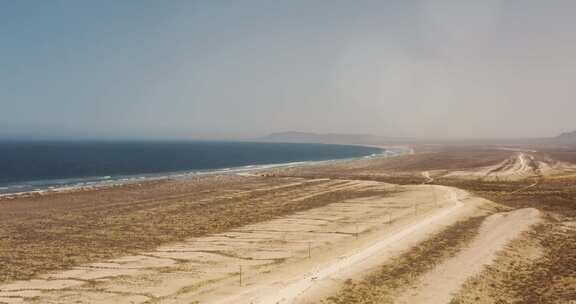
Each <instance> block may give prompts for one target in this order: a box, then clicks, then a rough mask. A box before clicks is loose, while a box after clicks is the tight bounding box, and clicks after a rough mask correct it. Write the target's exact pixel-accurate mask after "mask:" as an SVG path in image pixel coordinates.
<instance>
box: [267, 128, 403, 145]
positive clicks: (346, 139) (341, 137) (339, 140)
mask: <svg viewBox="0 0 576 304" xmlns="http://www.w3.org/2000/svg"><path fill="white" fill-rule="evenodd" d="M405 140H406V139H401V138H393V137H385V136H377V135H371V134H338V133H311V132H297V131H288V132H277V133H271V134H270V135H267V136H264V137H260V138H258V139H257V141H263V142H286V143H323V144H381V143H385V142H391V141H405Z"/></svg>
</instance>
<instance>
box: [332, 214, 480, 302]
mask: <svg viewBox="0 0 576 304" xmlns="http://www.w3.org/2000/svg"><path fill="white" fill-rule="evenodd" d="M484 218H485V217H474V218H470V219H468V220H465V221H461V222H458V223H456V224H454V225H452V226H450V227H448V228H447V229H445V230H443V231H442V232H440V233H438V234H436V235H434V236H433V237H431V238H430V239H428V240H426V241H424V242H423V243H421V244H420V245H418V246H417V247H414V248H413V249H411V250H410V251H408V252H406V253H404V254H402V255H400V256H398V257H397V258H394V259H392V260H391V261H390V262H389V263H387V264H385V265H383V266H381V268H380V269H379V270H377V271H376V272H375V273H373V274H370V275H369V276H368V277H366V278H365V279H363V280H362V281H360V282H357V283H356V282H353V281H351V280H349V281H347V282H346V285H345V286H344V288H343V289H342V290H341V291H340V292H339V293H338V294H337V295H335V296H333V297H329V298H327V299H326V300H324V301H323V303H326V304H354V303H359V304H368V303H379V304H380V303H381V304H385V303H393V299H394V296H395V295H397V294H398V292H400V291H402V290H404V289H405V288H408V287H409V286H411V284H413V283H414V282H415V280H416V279H417V277H418V276H420V275H422V274H424V273H426V272H428V271H430V270H432V269H433V268H434V266H435V265H437V264H438V263H440V262H441V261H443V260H444V259H446V258H449V257H451V256H453V255H455V254H456V253H458V251H459V250H460V249H461V248H462V247H463V246H465V245H466V244H467V243H468V242H470V241H471V240H472V239H473V238H474V236H475V235H476V234H477V233H478V228H479V227H480V225H481V223H482V221H483V220H484Z"/></svg>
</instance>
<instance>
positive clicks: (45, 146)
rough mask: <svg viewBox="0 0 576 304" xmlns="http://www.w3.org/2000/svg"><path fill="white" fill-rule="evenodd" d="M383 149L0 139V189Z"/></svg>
mask: <svg viewBox="0 0 576 304" xmlns="http://www.w3.org/2000/svg"><path fill="white" fill-rule="evenodd" d="M384 152H385V151H383V150H382V149H379V148H372V147H363V146H346V145H324V144H293V143H290V144H288V143H253V142H205V141H202V142H200V141H197V142H0V193H18V192H29V191H40V190H52V189H59V188H65V187H83V186H93V185H102V184H114V183H119V182H129V181H134V180H143V179H159V178H170V177H185V176H189V175H197V174H206V173H212V172H228V171H235V170H237V171H242V170H253V169H258V168H263V167H269V166H283V165H294V164H303V163H306V162H317V161H327V160H337V159H347V158H357V157H369V156H374V155H377V154H382V153H384Z"/></svg>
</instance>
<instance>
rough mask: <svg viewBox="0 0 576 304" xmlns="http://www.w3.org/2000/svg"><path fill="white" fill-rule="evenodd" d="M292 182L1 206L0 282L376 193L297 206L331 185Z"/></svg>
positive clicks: (341, 194)
mask: <svg viewBox="0 0 576 304" xmlns="http://www.w3.org/2000/svg"><path fill="white" fill-rule="evenodd" d="M294 181H295V180H294V179H277V178H250V179H245V178H242V179H238V178H236V177H234V176H228V177H226V178H224V177H206V178H203V179H199V180H194V181H186V182H184V181H183V182H167V183H150V184H144V185H142V186H138V185H131V186H125V187H120V188H117V189H103V190H98V191H88V192H79V193H74V194H57V195H48V196H44V197H32V198H24V199H17V200H12V201H0V282H6V281H11V280H18V279H29V278H31V277H33V276H35V275H37V274H39V273H45V272H47V271H51V270H57V269H65V268H70V267H72V266H75V265H79V264H84V263H89V262H94V261H100V260H105V259H109V258H113V257H118V256H122V255H127V254H134V253H137V252H140V251H143V250H150V249H152V248H155V247H157V246H159V245H160V244H164V243H168V242H176V241H181V240H184V239H186V238H190V237H197V236H202V235H206V234H209V233H218V232H222V231H226V230H229V229H232V228H235V227H239V226H242V225H246V224H251V223H256V222H261V221H266V220H270V219H272V218H275V217H278V216H283V215H287V214H290V213H293V212H298V211H302V210H306V209H310V208H315V207H320V206H324V205H326V204H329V203H333V202H336V201H339V200H345V199H350V198H355V197H365V196H371V195H374V194H375V193H373V192H365V191H347V190H336V191H334V192H328V193H325V194H321V195H318V196H315V197H310V198H307V199H304V200H298V201H295V200H293V199H294V198H296V197H298V196H305V195H307V194H308V193H309V192H310V191H312V190H314V189H316V190H318V187H323V185H325V184H326V183H328V181H318V182H309V183H306V184H305V185H293V186H292V185H290V184H291V183H294ZM330 183H336V184H338V183H346V181H336V182H330ZM278 185H280V186H281V185H284V187H283V188H280V189H270V188H269V187H271V186H278ZM267 188H268V189H267ZM321 189H322V188H321ZM378 194H379V195H382V194H383V193H382V192H378Z"/></svg>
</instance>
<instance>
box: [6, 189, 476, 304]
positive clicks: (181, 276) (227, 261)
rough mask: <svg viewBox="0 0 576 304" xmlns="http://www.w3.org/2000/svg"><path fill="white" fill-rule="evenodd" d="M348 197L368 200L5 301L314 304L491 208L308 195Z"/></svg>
mask: <svg viewBox="0 0 576 304" xmlns="http://www.w3.org/2000/svg"><path fill="white" fill-rule="evenodd" d="M342 189H346V190H348V191H350V190H354V191H359V192H362V193H366V196H365V197H358V198H353V199H345V200H342V201H335V202H334V203H333V204H330V205H327V206H325V207H320V208H316V209H311V210H308V211H303V212H299V213H295V214H293V215H290V216H286V217H282V218H278V219H275V220H271V221H267V222H262V223H258V224H253V225H247V226H244V227H241V228H239V229H235V230H232V231H229V232H226V233H221V234H216V235H211V236H207V237H201V238H194V239H190V240H188V241H186V242H183V243H177V244H172V245H166V246H161V247H159V248H157V249H156V250H154V251H151V252H145V253H142V254H139V255H135V256H126V257H123V258H119V259H114V260H110V261H104V262H101V263H93V264H88V265H83V266H79V267H75V268H73V269H70V270H67V271H60V272H55V273H50V274H46V275H43V276H40V277H39V278H38V279H34V280H29V281H16V282H13V283H9V284H5V285H2V286H0V302H2V303H194V301H199V302H200V303H276V302H280V303H298V302H305V301H309V300H313V299H319V298H320V297H322V296H324V294H323V292H326V290H333V289H336V288H337V287H338V286H339V284H340V283H341V282H342V281H343V280H344V279H345V278H348V277H350V276H353V275H354V274H355V273H354V272H355V271H356V272H358V271H361V270H363V269H364V270H366V269H369V268H370V267H371V266H372V267H373V266H375V265H378V263H381V262H382V261H384V260H386V258H388V257H390V256H392V255H394V254H396V253H398V252H400V251H401V250H405V249H408V248H409V247H410V246H412V245H414V244H416V243H417V242H419V241H421V240H423V239H425V238H426V237H427V236H428V235H429V234H430V233H432V232H434V231H437V230H438V229H441V228H442V227H445V226H446V225H449V224H451V223H453V222H455V221H456V220H458V219H460V218H463V217H467V216H470V215H472V214H473V213H476V212H477V211H478V210H477V207H478V206H481V205H483V204H485V201H483V200H481V199H477V198H473V197H470V196H469V195H468V194H467V193H466V192H464V191H460V190H457V189H454V188H449V187H442V186H429V185H422V186H404V187H398V186H394V185H390V184H385V183H380V182H371V181H352V180H351V181H342V180H339V181H332V182H329V183H325V184H323V186H322V187H321V188H319V189H316V190H315V192H314V191H312V192H311V191H307V192H306V193H305V194H306V197H310V196H313V195H321V194H323V193H326V192H331V191H338V190H342ZM303 198H304V197H301V196H298V197H293V199H294V200H298V199H303ZM240 267H242V269H240ZM240 270H241V271H242V286H240ZM357 274H358V273H356V275H357ZM326 286H330V288H332V289H330V288H328V289H326V288H325V287H326ZM319 290H321V291H322V292H321V291H319Z"/></svg>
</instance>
